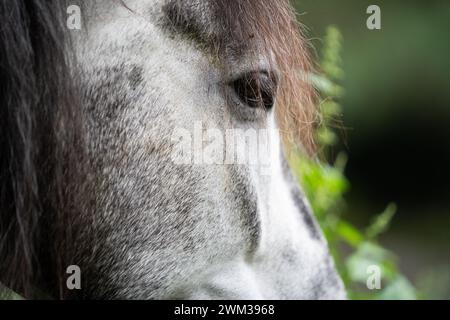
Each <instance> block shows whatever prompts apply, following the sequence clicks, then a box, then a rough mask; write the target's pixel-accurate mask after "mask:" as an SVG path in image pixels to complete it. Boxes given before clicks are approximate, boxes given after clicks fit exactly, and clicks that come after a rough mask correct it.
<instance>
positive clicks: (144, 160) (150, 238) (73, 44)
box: [0, 0, 346, 299]
mask: <svg viewBox="0 0 450 320" xmlns="http://www.w3.org/2000/svg"><path fill="white" fill-rule="evenodd" d="M69 6H71V7H72V8H74V6H75V8H79V9H80V10H79V12H80V14H81V28H79V29H73V28H68V23H67V19H68V18H71V16H70V14H69V13H71V12H72V11H70V10H68V8H69ZM0 21H1V24H2V25H1V27H0V45H1V50H0V90H1V91H0V99H1V104H0V121H1V123H0V150H1V157H0V261H1V264H0V282H2V283H3V285H4V286H6V287H7V288H10V289H12V290H14V291H15V292H17V293H19V294H20V295H22V297H24V298H26V299H33V298H40V297H46V298H50V299H345V297H346V293H345V289H344V286H343V283H342V280H341V278H340V277H339V275H338V273H337V271H336V267H335V265H334V262H333V259H332V257H331V255H330V252H329V249H328V245H327V242H326V240H325V238H324V235H323V234H322V231H321V230H320V228H319V226H318V223H317V222H316V220H315V218H314V215H313V213H312V210H311V208H310V205H309V204H308V201H307V199H306V197H305V195H304V192H303V191H302V188H301V186H299V184H298V182H297V179H296V178H295V176H294V174H293V173H292V170H291V169H290V167H289V150H292V149H293V148H294V147H295V148H298V149H300V150H303V151H304V152H305V153H309V154H310V155H311V157H314V150H315V143H314V138H313V137H314V128H315V125H316V123H317V119H318V111H317V110H316V108H315V105H316V103H315V102H316V98H315V93H314V89H313V88H311V84H310V81H309V80H308V74H310V72H311V71H312V68H313V67H312V62H311V60H312V59H310V54H309V52H310V51H311V50H310V49H309V45H308V41H307V40H306V38H305V36H304V32H303V31H302V27H301V26H300V25H299V23H298V22H297V19H296V15H295V11H294V10H293V8H292V7H291V5H290V4H289V2H288V0H273V1H263V0H182V1H181V0H139V1H138V0H121V1H119V0H93V1H80V0H73V1H66V0H64V1H61V0H52V1H49V0H16V1H2V2H1V4H0ZM198 123H201V124H202V126H201V127H200V132H205V131H207V130H208V129H210V128H216V129H218V130H219V132H224V131H225V130H256V131H258V132H259V130H266V129H267V132H268V135H269V136H270V137H269V138H270V139H267V141H269V143H268V146H269V147H268V148H260V149H259V151H258V157H260V158H262V159H268V160H270V166H266V169H267V170H260V169H261V168H260V167H258V166H254V165H251V164H249V163H246V162H242V163H233V162H230V163H222V164H220V163H212V164H211V163H177V162H176V161H174V158H173V156H174V153H175V154H177V152H179V150H178V147H179V144H178V142H179V139H180V137H177V136H175V137H174V132H175V130H176V129H180V128H182V129H183V130H184V131H183V132H185V133H186V132H187V133H188V134H194V130H195V128H194V127H195V125H196V124H198ZM232 141H234V140H232ZM185 142H186V141H185ZM231 144H233V143H231ZM249 144H251V143H250V142H245V143H244V145H245V146H247V145H249ZM204 145H208V142H207V141H205V140H201V141H200V143H197V144H196V147H193V148H194V150H193V151H192V152H193V154H197V153H198V152H199V149H202V147H203V146H204ZM176 150H178V151H176ZM251 156H255V155H251ZM70 266H76V267H78V268H79V270H80V276H81V279H80V281H81V285H80V286H79V288H75V289H74V288H69V287H68V285H67V283H68V276H69V274H68V273H67V270H68V267H70Z"/></svg>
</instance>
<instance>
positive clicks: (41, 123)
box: [0, 0, 86, 297]
mask: <svg viewBox="0 0 450 320" xmlns="http://www.w3.org/2000/svg"><path fill="white" fill-rule="evenodd" d="M64 12H65V9H64V1H58V0H55V1H48V0H26V1H25V0H17V1H2V2H1V3H0V20H1V21H2V26H1V28H0V261H1V264H0V282H3V284H4V285H6V286H7V287H9V288H11V289H13V290H15V291H17V292H19V293H21V294H22V295H24V296H25V297H30V295H31V294H32V292H33V287H36V286H38V285H43V286H44V288H45V287H48V289H49V290H51V292H55V291H56V292H58V291H59V292H60V293H61V295H62V291H60V290H58V288H62V286H61V283H58V280H55V279H61V278H62V276H63V275H64V271H63V269H62V268H63V266H65V265H66V264H67V262H68V261H67V260H70V252H68V251H67V250H66V249H67V248H66V245H65V244H66V243H67V242H70V241H72V240H73V239H71V236H72V232H71V228H70V227H71V226H73V221H72V219H73V217H76V216H77V214H78V213H79V212H78V209H77V208H78V207H79V203H81V202H82V201H81V200H83V201H84V200H86V199H80V198H83V197H82V193H81V192H78V191H77V190H82V189H83V187H82V186H83V183H84V181H85V179H84V176H83V170H84V168H85V167H86V166H85V165H84V163H83V161H84V156H83V154H84V147H83V144H82V138H81V137H82V126H81V123H82V121H81V108H80V107H79V104H78V95H77V93H76V88H75V86H74V84H73V82H72V81H71V80H70V79H71V77H70V75H69V74H70V71H69V61H72V59H71V57H68V55H67V51H66V50H65V49H66V47H65V46H66V45H68V41H66V39H65V21H64V20H63V16H62V14H63V13H64ZM44 262H47V263H44ZM44 264H45V265H46V266H49V267H50V269H47V270H42V269H40V268H39V266H42V265H44ZM64 268H65V267H64Z"/></svg>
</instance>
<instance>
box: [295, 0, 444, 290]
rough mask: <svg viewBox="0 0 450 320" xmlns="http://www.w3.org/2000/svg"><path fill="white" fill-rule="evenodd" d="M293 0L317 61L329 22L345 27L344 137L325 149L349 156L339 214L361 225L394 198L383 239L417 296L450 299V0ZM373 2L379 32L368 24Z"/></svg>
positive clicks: (342, 63) (339, 79)
mask: <svg viewBox="0 0 450 320" xmlns="http://www.w3.org/2000/svg"><path fill="white" fill-rule="evenodd" d="M294 3H295V5H296V7H297V11H298V12H299V20H300V21H301V22H302V23H303V24H304V25H305V26H306V32H307V37H308V38H309V39H310V40H311V42H312V44H313V46H314V48H315V51H316V52H315V53H316V60H317V61H321V59H323V56H324V55H326V54H324V50H326V48H325V47H326V45H327V44H326V34H327V28H328V27H329V26H330V25H334V26H335V27H336V28H337V30H338V31H340V33H341V34H342V36H338V38H340V40H339V42H341V46H342V48H341V51H340V57H341V58H342V60H341V61H338V62H337V63H339V64H340V67H341V68H342V70H343V73H344V74H345V76H344V77H337V79H332V80H335V82H336V83H338V84H339V86H341V87H342V88H343V90H344V92H345V93H344V94H339V96H338V97H336V98H338V99H337V100H338V103H339V104H340V108H341V111H342V113H343V116H342V117H343V124H344V127H345V130H337V131H336V130H335V132H337V133H338V134H339V143H338V144H337V145H335V146H334V147H333V148H332V149H331V150H332V152H331V153H330V152H329V158H330V163H332V162H333V161H334V160H335V158H336V157H337V155H338V154H340V152H341V151H344V152H345V153H346V155H347V157H348V159H347V162H346V166H345V176H346V178H347V180H348V187H345V189H346V190H347V191H346V193H345V194H344V202H345V203H344V205H343V206H342V204H340V207H341V208H340V211H341V214H342V216H343V217H345V219H346V220H347V221H349V222H350V223H351V224H352V225H354V226H356V228H357V229H359V230H361V229H363V228H365V227H366V226H368V225H370V223H371V221H372V220H373V217H374V215H375V214H378V213H380V212H382V211H383V210H384V209H385V208H386V205H387V204H388V203H391V202H394V203H395V204H396V208H397V212H396V214H395V216H394V217H393V218H392V221H390V226H389V230H388V231H386V232H384V233H382V234H381V235H380V236H379V238H378V239H377V241H378V243H380V246H382V247H384V248H386V249H388V250H390V251H392V252H394V253H395V254H396V256H397V257H398V262H397V263H398V267H399V269H400V270H401V272H402V273H403V274H404V275H405V276H406V277H407V278H409V279H410V280H411V282H412V283H413V285H414V286H415V287H416V288H417V290H418V292H419V295H418V297H419V298H420V297H423V298H438V299H442V298H445V299H449V298H450V61H449V59H450V39H449V31H450V1H444V0H441V1H419V0H414V1H408V2H406V1H399V0H389V1H361V0H345V1H343V0H341V1H335V0H333V1H331V0H320V1H317V0H295V1H294ZM372 4H376V5H378V6H379V7H380V8H381V25H382V29H381V30H373V31H371V30H368V29H367V27H366V20H367V18H368V17H369V14H366V9H367V7H368V6H369V5H372ZM328 31H329V29H328ZM322 66H323V65H322ZM312 202H314V201H312ZM313 206H314V203H313ZM391 208H392V207H391ZM340 250H343V251H344V252H345V250H346V249H345V247H344V248H343V249H340ZM347 251H348V250H347ZM348 252H350V251H348Z"/></svg>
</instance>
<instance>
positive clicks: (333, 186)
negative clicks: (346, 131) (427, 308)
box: [292, 26, 417, 299]
mask: <svg viewBox="0 0 450 320" xmlns="http://www.w3.org/2000/svg"><path fill="white" fill-rule="evenodd" d="M341 50H342V35H341V33H340V31H339V29H338V28H336V27H334V26H330V27H328V29H327V32H326V36H325V39H324V47H323V51H322V55H321V56H322V60H321V66H320V67H321V71H322V73H321V74H312V75H311V81H312V84H313V85H314V86H315V88H316V89H317V90H318V92H319V93H320V94H321V103H320V111H321V121H320V125H319V128H318V131H317V139H318V141H319V144H320V145H321V147H322V150H321V153H322V154H323V157H324V158H327V157H329V155H330V150H331V149H332V147H333V146H335V145H336V144H338V143H339V136H338V134H337V133H336V131H337V130H336V129H335V128H336V127H339V126H340V123H339V118H340V117H341V114H342V106H341V105H340V104H339V99H340V98H342V96H343V95H344V90H343V88H342V87H341V86H340V85H339V82H340V81H341V80H342V79H343V76H344V71H343V69H342V67H341V65H342V61H341V55H340V54H341ZM347 160H348V158H347V154H346V153H345V152H341V153H339V154H338V156H337V157H336V159H335V161H334V163H332V164H329V163H328V162H326V161H317V160H314V159H310V158H308V157H307V156H305V155H303V154H301V153H298V154H296V155H294V156H293V159H292V162H293V167H294V168H295V170H296V172H297V174H298V176H299V178H300V180H301V182H302V185H303V187H304V188H305V192H306V195H307V197H308V199H309V201H310V203H311V206H312V208H313V210H314V212H315V214H316V216H317V219H318V221H319V223H320V225H321V227H322V229H323V231H324V234H325V237H326V238H327V240H328V243H329V246H330V251H331V253H332V255H333V257H334V259H335V263H336V267H337V269H338V271H339V273H340V274H341V276H342V279H343V281H344V284H345V286H346V288H347V290H348V295H349V298H351V299H416V298H417V293H416V290H415V288H414V287H413V286H412V284H411V283H410V282H409V281H408V279H407V278H406V277H405V276H403V275H402V274H401V272H400V270H399V268H398V261H397V257H396V256H395V254H394V253H392V252H391V251H389V250H387V249H385V248H383V247H382V246H381V245H380V244H379V242H378V240H377V239H378V236H379V235H380V234H381V233H383V232H385V231H386V230H387V229H388V227H389V223H390V221H391V219H392V217H393V216H394V214H395V212H396V205H395V204H389V205H388V206H387V207H386V209H385V211H384V212H382V213H381V214H379V215H378V216H376V218H375V219H374V220H373V222H372V224H371V225H369V226H368V227H367V228H366V229H365V230H359V229H358V228H356V227H355V226H354V225H352V224H351V223H350V222H348V221H347V220H346V216H345V211H346V201H345V198H344V195H345V193H346V192H347V191H348V189H349V187H350V183H349V181H348V180H347V179H346V177H345V173H344V170H345V166H346V163H347ZM344 252H346V254H344ZM369 266H378V267H379V270H380V271H381V278H382V287H381V289H380V290H369V289H368V288H367V285H366V282H367V279H368V277H369V274H368V272H367V271H368V267H369Z"/></svg>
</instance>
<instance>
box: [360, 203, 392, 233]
mask: <svg viewBox="0 0 450 320" xmlns="http://www.w3.org/2000/svg"><path fill="white" fill-rule="evenodd" d="M396 212H397V205H396V204H395V203H390V204H389V205H388V206H387V207H386V209H385V210H384V211H383V213H381V214H379V215H378V216H376V217H375V219H374V220H373V222H372V224H371V225H370V226H369V227H368V228H367V231H366V235H367V237H368V238H369V239H374V238H375V237H377V236H378V235H380V234H382V233H383V232H385V231H386V230H387V229H388V227H389V224H390V222H391V220H392V218H393V217H394V215H395V213H396Z"/></svg>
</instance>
